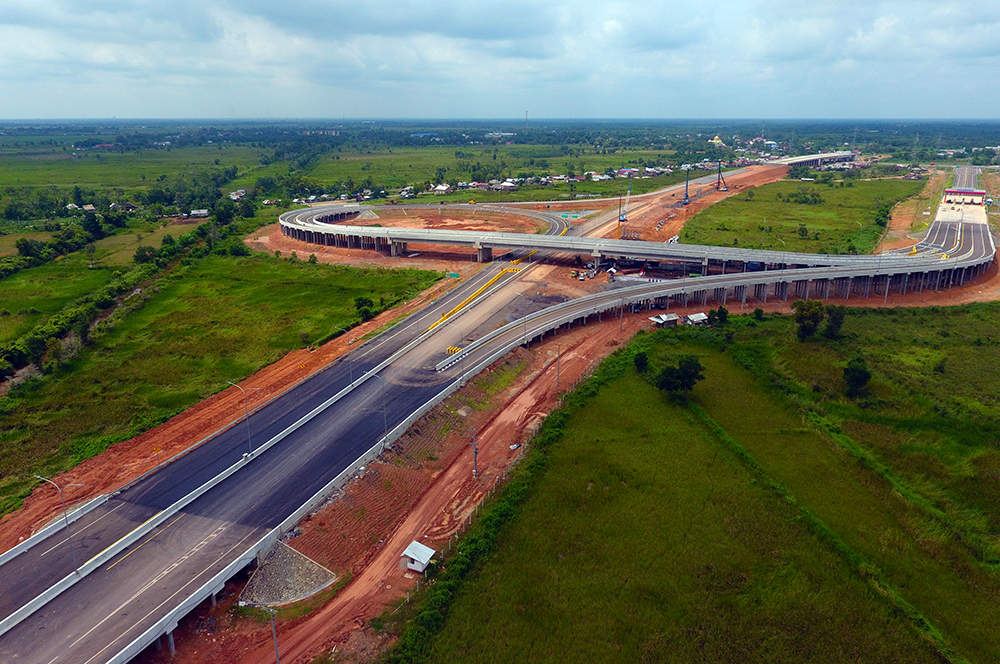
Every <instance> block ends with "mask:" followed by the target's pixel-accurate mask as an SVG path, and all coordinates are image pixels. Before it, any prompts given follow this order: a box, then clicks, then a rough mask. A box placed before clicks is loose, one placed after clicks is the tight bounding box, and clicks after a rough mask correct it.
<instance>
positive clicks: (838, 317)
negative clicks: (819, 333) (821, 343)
mask: <svg viewBox="0 0 1000 664" xmlns="http://www.w3.org/2000/svg"><path fill="white" fill-rule="evenodd" d="M846 316H847V307H845V306H844V305H842V304H833V305H830V306H829V307H827V308H826V329H824V330H823V335H824V336H825V337H826V338H827V339H836V338H837V337H839V336H840V328H841V327H842V326H843V325H844V318H845V317H846Z"/></svg>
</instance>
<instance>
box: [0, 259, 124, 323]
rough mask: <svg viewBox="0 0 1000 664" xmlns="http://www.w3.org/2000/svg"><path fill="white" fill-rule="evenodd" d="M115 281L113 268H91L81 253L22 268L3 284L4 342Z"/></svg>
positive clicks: (0, 299) (1, 316) (0, 317)
mask: <svg viewBox="0 0 1000 664" xmlns="http://www.w3.org/2000/svg"><path fill="white" fill-rule="evenodd" d="M109 281H111V270H107V269H102V268H97V269H89V268H88V267H87V266H86V265H85V264H84V261H83V260H81V257H80V256H79V255H74V256H67V257H65V258H64V259H63V260H59V261H53V262H50V263H47V264H45V265H40V266H38V267H33V268H29V269H27V270H21V271H20V272H18V273H17V274H13V275H11V276H9V277H7V278H6V279H4V280H3V282H2V284H3V286H2V287H0V343H5V342H7V341H11V340H13V339H16V338H18V337H19V336H21V335H22V334H25V333H27V332H28V331H29V330H30V329H31V328H32V327H34V326H35V325H37V324H38V323H41V322H42V321H44V320H46V319H47V318H48V317H49V316H51V315H52V314H54V313H56V312H57V311H59V310H60V309H62V308H63V307H64V306H66V305H67V304H69V303H71V302H74V301H76V300H77V299H79V298H81V297H83V296H85V295H87V294H88V293H91V292H92V291H95V290H97V289H98V288H100V287H101V286H103V285H105V284H107V283H108V282H109Z"/></svg>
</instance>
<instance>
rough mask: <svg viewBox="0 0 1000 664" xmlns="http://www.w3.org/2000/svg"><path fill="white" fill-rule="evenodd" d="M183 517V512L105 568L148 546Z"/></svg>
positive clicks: (109, 567) (106, 568)
mask: <svg viewBox="0 0 1000 664" xmlns="http://www.w3.org/2000/svg"><path fill="white" fill-rule="evenodd" d="M183 518H184V515H183V514H181V515H180V516H179V517H177V518H176V519H174V520H173V521H171V522H170V523H168V524H167V525H166V526H164V527H163V528H161V529H160V530H158V531H157V532H156V534H155V535H153V536H152V537H150V538H149V539H148V540H146V541H145V542H143V543H142V544H140V545H139V546H137V547H135V548H134V549H132V550H131V551H129V552H128V553H126V554H125V555H124V556H122V557H121V558H119V559H118V560H116V561H115V562H113V563H111V564H110V565H109V566H107V567H105V568H104V570H105V571H107V570H109V569H111V568H112V567H114V566H115V565H117V564H118V563H120V562H121V561H123V560H125V559H126V558H128V557H129V556H131V555H132V554H133V553H135V552H136V551H138V550H139V549H141V548H142V547H144V546H146V545H147V544H149V543H150V542H152V541H153V540H154V539H156V538H157V537H159V536H160V535H161V534H163V532H164V531H166V529H167V528H169V527H170V526H172V525H174V524H175V523H177V522H178V521H180V520H181V519H183Z"/></svg>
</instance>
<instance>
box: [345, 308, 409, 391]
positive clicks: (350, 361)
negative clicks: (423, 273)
mask: <svg viewBox="0 0 1000 664" xmlns="http://www.w3.org/2000/svg"><path fill="white" fill-rule="evenodd" d="M407 292H409V291H407ZM333 329H335V330H340V331H341V332H343V333H344V334H345V335H347V334H349V333H348V331H347V330H345V329H344V328H342V327H337V326H336V325H334V326H333ZM347 345H348V346H350V345H351V340H350V339H348V340H347ZM347 364H348V371H350V373H351V385H354V356H353V355H351V349H350V348H348V349H347Z"/></svg>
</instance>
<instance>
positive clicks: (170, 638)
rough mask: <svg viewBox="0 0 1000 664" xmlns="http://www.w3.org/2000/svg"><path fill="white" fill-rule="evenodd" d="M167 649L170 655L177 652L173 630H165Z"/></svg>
mask: <svg viewBox="0 0 1000 664" xmlns="http://www.w3.org/2000/svg"><path fill="white" fill-rule="evenodd" d="M167 650H169V651H170V656H171V657H173V656H174V655H176V654H177V648H176V647H175V646H174V630H170V631H169V632H167Z"/></svg>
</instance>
